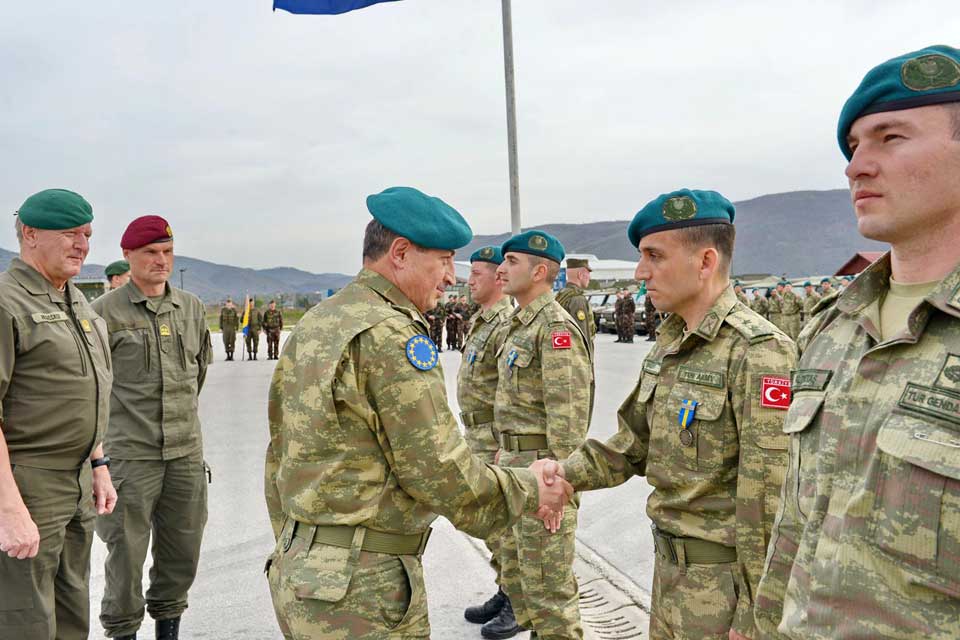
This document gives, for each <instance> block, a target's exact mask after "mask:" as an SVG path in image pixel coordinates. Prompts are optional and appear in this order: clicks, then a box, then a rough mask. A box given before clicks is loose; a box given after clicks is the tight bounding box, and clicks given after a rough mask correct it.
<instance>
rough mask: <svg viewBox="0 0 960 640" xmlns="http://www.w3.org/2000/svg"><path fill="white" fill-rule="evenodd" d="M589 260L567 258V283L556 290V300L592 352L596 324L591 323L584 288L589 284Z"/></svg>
mask: <svg viewBox="0 0 960 640" xmlns="http://www.w3.org/2000/svg"><path fill="white" fill-rule="evenodd" d="M592 271H593V270H592V269H591V268H590V261H589V260H586V259H584V258H568V259H567V284H566V285H565V286H564V287H563V288H562V289H560V291H558V292H557V295H556V300H557V302H559V303H560V306H561V307H563V309H564V310H565V311H566V312H567V313H569V314H570V317H571V318H573V319H574V321H575V322H576V323H577V324H578V325H579V326H580V332H581V333H583V335H585V336H586V337H587V346H588V347H589V348H590V353H591V354H592V353H593V342H594V339H595V338H596V336H597V326H596V325H595V324H594V323H593V310H592V309H591V308H590V303H589V302H587V297H586V296H585V295H583V291H584V289H586V288H587V286H589V284H590V273H591V272H592Z"/></svg>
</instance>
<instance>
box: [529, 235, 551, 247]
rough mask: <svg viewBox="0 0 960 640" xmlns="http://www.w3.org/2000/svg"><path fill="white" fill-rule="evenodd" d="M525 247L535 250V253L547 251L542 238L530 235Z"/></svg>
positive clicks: (545, 243) (545, 240)
mask: <svg viewBox="0 0 960 640" xmlns="http://www.w3.org/2000/svg"><path fill="white" fill-rule="evenodd" d="M527 246H529V247H530V248H531V249H536V250H537V251H546V250H547V239H546V238H544V237H543V236H538V235H532V236H530V240H529V241H528V242H527Z"/></svg>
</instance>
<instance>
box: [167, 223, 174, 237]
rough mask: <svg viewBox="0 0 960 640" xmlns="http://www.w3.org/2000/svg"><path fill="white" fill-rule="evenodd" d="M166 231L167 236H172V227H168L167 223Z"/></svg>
mask: <svg viewBox="0 0 960 640" xmlns="http://www.w3.org/2000/svg"><path fill="white" fill-rule="evenodd" d="M166 232H167V237H168V238H172V237H173V229H171V228H170V225H167V228H166Z"/></svg>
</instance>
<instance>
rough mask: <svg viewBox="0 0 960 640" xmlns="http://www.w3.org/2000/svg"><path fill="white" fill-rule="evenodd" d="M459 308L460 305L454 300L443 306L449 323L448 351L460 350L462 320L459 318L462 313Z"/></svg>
mask: <svg viewBox="0 0 960 640" xmlns="http://www.w3.org/2000/svg"><path fill="white" fill-rule="evenodd" d="M459 308H460V304H459V303H458V302H453V301H452V300H451V301H450V302H448V303H447V304H445V305H443V310H444V311H445V319H446V323H447V349H459V348H460V342H459V340H460V318H458V317H457V315H458V314H459V313H460V310H459Z"/></svg>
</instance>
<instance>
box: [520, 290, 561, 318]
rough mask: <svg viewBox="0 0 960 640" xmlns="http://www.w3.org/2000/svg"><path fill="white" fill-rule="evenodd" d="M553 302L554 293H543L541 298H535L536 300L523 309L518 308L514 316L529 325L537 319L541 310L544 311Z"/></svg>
mask: <svg viewBox="0 0 960 640" xmlns="http://www.w3.org/2000/svg"><path fill="white" fill-rule="evenodd" d="M553 300H554V296H553V291H545V292H544V293H541V294H540V295H539V296H537V297H536V298H534V300H533V301H532V302H531V303H530V304H528V305H527V306H525V307H523V308H522V309H521V308H519V307H518V308H517V310H516V311H514V313H513V315H514V317H515V318H516V319H518V320H519V321H520V322H522V323H523V324H526V325H528V324H530V323H531V322H533V319H534V318H536V317H537V314H538V313H540V310H541V309H543V308H544V307H545V306H547V305H548V304H550V303H551V302H553Z"/></svg>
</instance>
